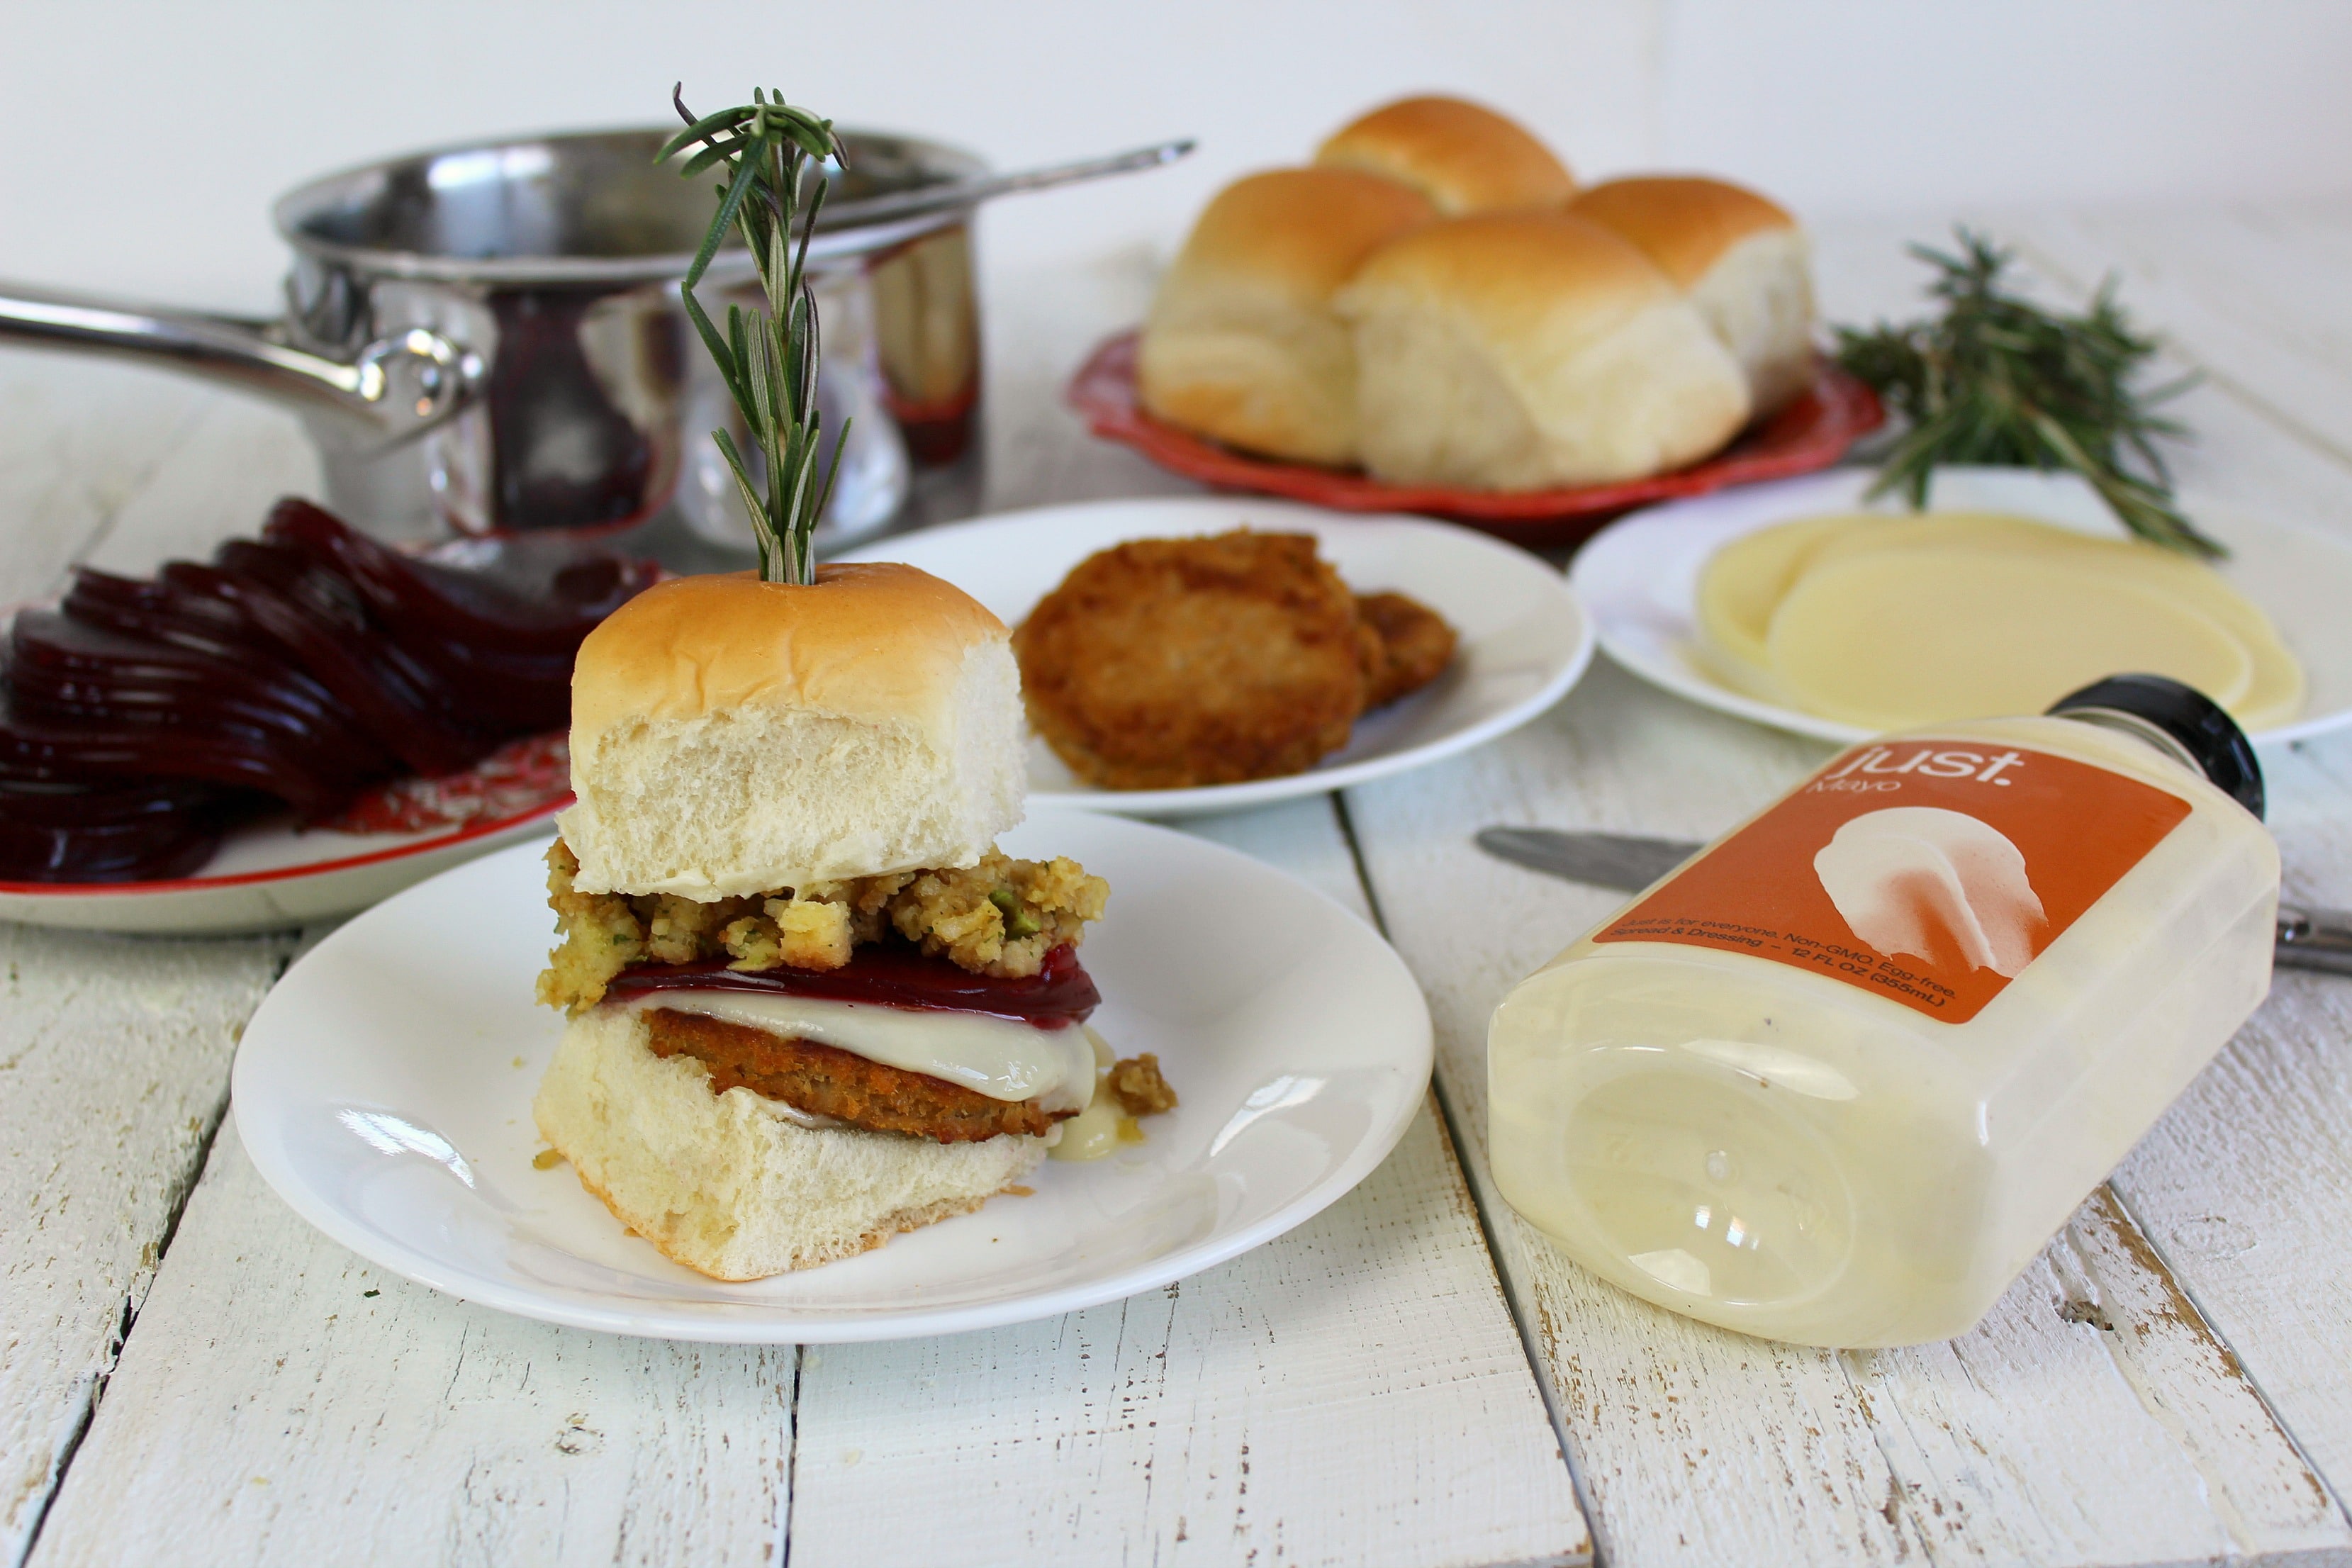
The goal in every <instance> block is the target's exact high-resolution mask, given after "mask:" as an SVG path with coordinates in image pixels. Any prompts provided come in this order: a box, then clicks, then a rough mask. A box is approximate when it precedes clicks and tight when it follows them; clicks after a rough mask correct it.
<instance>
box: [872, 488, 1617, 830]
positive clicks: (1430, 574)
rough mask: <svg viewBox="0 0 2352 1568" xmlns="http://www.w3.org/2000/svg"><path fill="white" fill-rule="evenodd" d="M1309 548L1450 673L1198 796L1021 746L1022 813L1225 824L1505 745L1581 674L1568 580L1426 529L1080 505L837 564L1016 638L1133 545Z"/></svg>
mask: <svg viewBox="0 0 2352 1568" xmlns="http://www.w3.org/2000/svg"><path fill="white" fill-rule="evenodd" d="M1244 527H1247V528H1255V529H1257V530H1260V531H1265V532H1286V533H1311V534H1313V535H1314V536H1315V538H1316V541H1317V543H1318V548H1319V549H1320V550H1321V552H1322V555H1323V558H1324V559H1325V560H1326V561H1328V562H1330V563H1332V565H1334V566H1336V567H1338V568H1339V575H1340V576H1341V577H1343V578H1345V579H1347V583H1348V586H1349V587H1350V588H1352V589H1354V590H1355V591H1356V592H1357V593H1359V594H1373V593H1379V592H1381V591H1382V590H1391V589H1392V590H1394V591H1396V592H1399V593H1403V594H1410V595H1412V596H1413V597H1414V598H1416V599H1418V600H1420V601H1421V602H1422V603H1423V604H1424V605H1428V606H1429V607H1430V608H1431V609H1433V610H1435V611H1436V612H1437V613H1438V614H1439V615H1441V616H1444V617H1445V618H1446V620H1447V621H1449V622H1450V623H1452V625H1453V626H1454V630H1455V631H1456V632H1458V633H1460V634H1461V642H1460V645H1459V647H1458V650H1457V651H1456V653H1455V655H1454V663H1453V665H1452V667H1451V668H1448V669H1447V670H1446V671H1445V673H1444V674H1443V675H1441V676H1439V677H1438V678H1437V679H1435V680H1434V681H1433V682H1431V683H1430V684H1429V685H1428V686H1426V687H1424V688H1423V689H1421V690H1419V691H1416V692H1414V693H1413V694H1412V695H1411V696H1409V697H1406V698H1404V699H1402V700H1399V701H1396V702H1393V703H1391V704H1389V705H1388V706H1387V707H1385V708H1382V709H1380V710H1377V711H1375V712H1372V713H1370V714H1368V715H1366V716H1365V717H1364V718H1363V719H1361V720H1360V721H1357V724H1356V730H1355V733H1354V734H1353V735H1351V736H1350V737H1349V741H1348V744H1347V745H1346V746H1345V747H1343V748H1342V749H1340V750H1339V751H1337V752H1332V753H1331V754H1330V755H1329V756H1328V757H1326V758H1324V759H1323V760H1322V762H1320V763H1318V764H1317V765H1316V766H1314V767H1312V768H1310V769H1308V770H1307V772H1305V773H1287V774H1285V775H1284V776H1282V777H1280V778H1271V779H1253V780H1251V781H1250V782H1249V783H1247V784H1207V785H1203V786H1202V787H1200V788H1197V789H1154V790H1106V789H1097V788H1096V787H1095V786H1094V785H1092V784H1086V783H1083V782H1082V781H1080V780H1078V779H1077V778H1076V777H1074V776H1073V775H1072V774H1071V773H1070V771H1069V769H1068V768H1066V767H1065V766H1063V764H1062V760H1061V759H1060V758H1059V757H1056V756H1055V755H1054V753H1053V752H1052V751H1051V750H1050V749H1048V748H1047V746H1046V745H1045V742H1043V741H1040V740H1037V739H1035V738H1034V737H1033V738H1032V739H1031V741H1030V742H1029V801H1030V804H1031V805H1038V806H1045V805H1079V806H1086V807H1087V808H1089V809H1092V810H1097V811H1118V812H1128V813H1132V814H1134V815H1137V816H1192V815H1193V814H1195V813H1198V812H1209V811H1234V810H1238V809H1240V808H1242V807H1244V806H1253V805H1265V803H1267V802H1269V801H1276V800H1287V799H1289V798H1291V797H1293V796H1295V795H1318V794H1320V793H1321V792H1323V791H1325V790H1334V789H1344V788H1346V787H1347V786H1348V785H1349V784H1361V783H1363V782H1364V781H1365V780H1367V779H1376V778H1383V777H1386V776H1387V775H1388V774H1390V773H1403V772H1405V771H1406V770H1407V769H1410V768H1417V767H1421V766H1423V765H1424V764H1426V763H1433V762H1436V761H1437V760H1438V759H1439V758H1441V757H1450V756H1452V755H1454V753H1455V752H1462V751H1466V750H1468V749H1469V748H1470V747H1472V746H1475V745H1479V744H1481V743H1483V742H1487V741H1491V740H1493V739H1494V738H1495V737H1496V736H1497V735H1500V734H1503V733H1505V732H1506V731H1511V730H1515V729H1517V728H1518V727H1519V726H1520V725H1521V724H1524V723H1526V722H1527V721H1528V720H1530V719H1532V718H1534V717H1535V716H1536V715H1537V714H1538V713H1540V712H1542V711H1543V710H1545V709H1547V708H1549V707H1550V706H1551V705H1552V704H1553V703H1555V702H1557V701H1559V699H1560V698H1561V697H1562V696H1563V695H1564V694H1565V693H1566V692H1567V690H1568V689H1569V688H1570V687H1571V686H1574V685H1575V684H1576V682H1577V679H1578V678H1579V677H1580V676H1582V675H1583V673H1584V670H1585V667H1586V666H1587V665H1589V664H1590V663H1591V661H1592V646H1593V644H1592V630H1591V626H1590V624H1589V623H1588V622H1587V620H1586V618H1585V616H1584V613H1583V611H1582V610H1580V608H1579V607H1578V606H1577V603H1576V595H1574V594H1572V593H1570V591H1569V587H1568V584H1567V581H1566V580H1565V579H1564V578H1563V577H1562V576H1561V575H1560V574H1559V573H1558V572H1556V571H1554V570H1553V569H1552V568H1551V567H1550V566H1549V565H1548V564H1546V563H1544V562H1543V561H1541V560H1539V559H1538V558H1537V557H1535V556H1533V555H1530V554H1528V552H1525V551H1523V550H1520V549H1517V548H1516V547H1514V546H1512V545H1508V544H1502V543H1498V542H1496V541H1494V540H1492V539H1488V538H1486V536H1485V535H1484V534H1479V533H1474V532H1472V531H1470V530H1468V529H1466V528H1457V527H1455V526H1454V525H1453V524H1451V523H1443V522H1431V521H1427V520H1426V519H1423V518H1410V517H1384V516H1369V517H1368V516H1359V515H1356V514H1353V513H1349V514H1347V515H1341V514H1339V513H1335V512H1328V511H1323V510H1318V509H1317V508H1314V507H1307V506H1299V505H1297V504H1295V503H1292V502H1287V501H1270V500H1235V499H1227V498H1224V497H1202V498H1198V499H1192V498H1184V499H1178V500H1115V501H1091V502H1086V503H1082V504H1079V505H1075V506H1053V507H1040V508H1038V509H1036V510H1034V511H1015V512H1006V513H1004V514H1003V515H1002V516H999V517H990V518H982V519H980V520H978V521H972V522H958V523H950V524H948V525H947V526H945V527H942V528H932V529H926V530H924V531H921V532H919V533H910V534H903V535H901V536H899V537H898V538H896V539H888V540H883V541H880V542H877V543H874V544H871V545H867V546H865V547H863V548H861V549H859V550H857V551H855V552H851V554H850V555H849V557H848V559H851V560H860V561H904V562H906V563H908V564H909V565H914V566H919V567H921V568H922V569H923V570H924V571H926V572H929V573H930V574H933V575H935V576H939V577H944V578H945V579H947V580H948V581H949V582H950V583H953V584H955V585H956V586H957V587H959V588H961V589H962V590H963V591H964V592H965V593H967V594H970V595H971V596H972V597H973V598H975V599H978V600H979V601H980V602H981V603H982V604H983V605H987V606H988V607H989V608H990V609H991V610H992V611H994V612H995V613H996V615H997V616H999V617H1000V618H1001V619H1003V622H1004V624H1005V625H1006V626H1015V625H1018V624H1019V622H1020V621H1021V619H1022V617H1023V616H1026V615H1028V613H1029V611H1030V609H1031V608H1032V607H1033V606H1034V605H1035V604H1036V603H1037V601H1038V600H1040V599H1042V598H1044V597H1045V595H1047V594H1049V593H1051V592H1052V591H1053V590H1054V589H1055V587H1057V586H1059V585H1060V584H1061V581H1062V579H1063V578H1064V577H1066V576H1067V575H1068V574H1069V572H1070V569H1071V568H1072V567H1074V566H1076V564H1077V563H1079V562H1081V561H1083V560H1085V559H1086V558H1087V556H1089V555H1092V554H1093V553H1095V552H1097V551H1098V550H1107V549H1108V548H1110V547H1111V546H1112V545H1114V544H1118V543H1121V542H1125V541H1127V540H1130V539H1167V538H1176V537H1184V536H1190V535H1196V534H1206V533H1223V532H1227V531H1231V530H1233V529H1236V528H1244Z"/></svg>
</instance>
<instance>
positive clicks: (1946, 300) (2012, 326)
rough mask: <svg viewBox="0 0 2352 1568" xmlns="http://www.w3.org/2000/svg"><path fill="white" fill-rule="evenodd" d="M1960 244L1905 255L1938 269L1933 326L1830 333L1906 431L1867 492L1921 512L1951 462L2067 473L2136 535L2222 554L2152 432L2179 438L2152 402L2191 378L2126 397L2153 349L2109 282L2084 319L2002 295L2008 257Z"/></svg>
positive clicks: (1964, 240)
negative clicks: (2184, 509)
mask: <svg viewBox="0 0 2352 1568" xmlns="http://www.w3.org/2000/svg"><path fill="white" fill-rule="evenodd" d="M1954 237H1955V238H1956V239H1958V254H1957V255H1947V254H1946V253H1944V252H1942V251H1938V250H1931V249H1929V248H1927V247H1925V246H1918V245H1915V246H1913V247H1911V254H1912V255H1914V256H1916V257H1917V258H1919V259H1920V260H1922V261H1925V262H1927V263H1928V264H1929V265H1930V266H1932V267H1934V268H1937V272H1938V274H1939V275H1938V276H1937V279H1936V280H1935V281H1934V282H1933V283H1932V284H1930V285H1929V286H1928V289H1927V292H1928V294H1929V296H1930V297H1931V298H1933V299H1936V300H1940V301H1942V303H1943V307H1944V309H1943V314H1942V316H1941V317H1940V318H1938V319H1936V320H1933V321H1914V322H1911V323H1910V324H1908V325H1907V326H1890V325H1888V324H1887V323H1885V322H1884V321H1882V322H1880V323H1879V324H1878V326H1876V327H1875V328H1874V329H1873V330H1871V331H1856V330H1855V329H1853V328H1851V327H1840V328H1839V329H1838V330H1837V336H1838V363H1840V364H1842V365H1843V366H1844V367H1845V368H1846V369H1847V370H1849V371H1851V372H1852V373H1853V374H1855V375H1857V376H1859V377H1861V378H1862V379H1863V380H1864V381H1866V382H1868V383H1870V384H1871V385H1872V386H1874V387H1875V388H1876V389H1877V390H1878V394H1879V395H1880V396H1881V397H1883V398H1885V400H1886V402H1887V403H1888V405H1891V406H1892V407H1893V409H1894V410H1895V412H1896V413H1898V414H1900V415H1902V416H1903V417H1904V420H1905V422H1906V424H1907V425H1908V426H1909V428H1908V429H1906V431H1905V432H1904V434H1903V436H1902V437H1901V438H1900V439H1898V440H1897V441H1896V442H1895V445H1894V446H1893V447H1892V448H1890V449H1889V450H1888V452H1887V454H1886V457H1885V463H1884V466H1883V467H1882V468H1880V469H1879V475H1878V482H1877V483H1876V484H1875V485H1874V486H1872V487H1871V494H1873V495H1880V494H1883V493H1885V491H1888V490H1892V489H1901V490H1903V491H1904V492H1905V493H1906V495H1907V496H1908V497H1909V498H1910V501H1911V504H1912V505H1913V506H1914V507H1915V508H1916V507H1919V506H1924V505H1925V504H1926V503H1927V481H1928V479H1929V476H1930V474H1931V473H1932V472H1933V470H1934V469H1935V468H1937V465H1939V464H1945V463H1993V464H2000V465H2007V466H2014V467H2020V468H2041V469H2043V470H2045V471H2046V470H2049V469H2053V468H2057V469H2069V470H2072V471H2073V472H2074V473H2078V474H2080V475H2082V476H2083V477H2084V479H2088V480H2089V481H2090V482H2091V485H2092V487H2093V488H2094V489H2096V490H2097V491H2098V492H2099V494H2100V496H2101V497H2102V498H2103V499H2104V500H2105V501H2106V503H2107V505H2108V506H2109V507H2110V508H2112V509H2113V510H2114V511H2115V514H2116V516H2117V517H2118V518H2120V519H2122V520H2123V521H2124V524H2125V526H2126V527H2127V528H2129V529H2130V530H2131V531H2133V532H2134V533H2136V534H2137V535H2139V536H2140V537H2141V538H2142V539H2146V540H2148V541H2151V542H2155V543H2158V544H2162V545H2168V546H2169V547H2170V548H2172V549H2175V550H2179V551H2184V552H2188V553H2189V554H2193V555H2209V556H2210V555H2220V554H2222V553H2223V551H2222V549H2221V546H2220V545H2219V544H2216V543H2215V542H2213V541H2211V540H2210V539H2208V538H2206V537H2205V536H2204V535H2203V534H2201V533H2200V532H2198V531H2197V530H2196V528H2195V526H2194V525H2192V524H2191V523H2190V522H2189V520H2188V518H2186V517H2184V516H2182V515H2181V512H2180V510H2179V508H2178V507H2176V506H2175V505H2174V504H2173V499H2172V476H2171V473H2170V471H2169V470H2168V469H2167V468H2166V467H2165V463H2164V458H2163V455H2162V454H2161V453H2159V452H2158V450H2157V448H2156V441H2155V438H2156V437H2159V436H2179V435H2181V434H2183V431H2182V429H2181V427H2180V426H2179V424H2177V423H2176V422H2174V421H2172V420H2170V419H2167V418H2165V417H2163V416H2159V415H2158V414H2157V413H2156V412H2154V410H2155V408H2156V405H2158V404H2160V403H2162V402H2164V401H2165V400H2166V399H2167V398H2169V397H2172V396H2175V395H2178V394H2179V393H2180V392H2181V391H2183V390H2185V389H2186V388H2187V387H2188V386H2189V384H2190V382H2192V381H2193V380H2194V379H2195V378H2194V377H2188V378H2184V379H2182V380H2179V381H2176V382H2171V383H2169V384H2166V385H2163V386H2159V387H2157V388H2155V389H2154V390H2152V391H2148V392H2145V393H2143V392H2136V391H2135V390H2134V389H2133V387H2132V382H2133V379H2134V377H2135V376H2136V375H2137V374H2138V372H2139V371H2140V369H2141V367H2142V366H2143V365H2145V364H2146V363H2147V361H2148V359H2149V358H2150V357H2151V356H2153V355H2154V354H2155V353H2156V343H2155V342H2154V341H2153V340H2151V339H2148V338H2145V337H2142V336H2140V335H2138V334H2137V333H2136V332H2134V331H2132V329H2131V325H2130V322H2129V321H2127V320H2126V317H2125V315H2124V312H2123V310H2122V309H2121V308H2120V307H2119V306H2117V305H2116V298H2115V279H2112V278H2111V279H2108V280H2107V281H2106V282H2105V283H2103V284H2101V285H2100V286H2099V291H2098V294H2097V296H2096V297H2095V298H2094V299H2093V300H2092V301H2091V308H2090V310H2088V311H2087V312H2085V313H2084V314H2082V315H2079V316H2070V315H2063V314H2059V313H2057V312H2053V311H2049V310H2042V309H2041V308H2040V307H2038V306H2035V305H2032V304H2029V303H2028V302H2026V301H2025V300H2021V299H2020V298H2018V297H2017V295H2015V294H2014V293H2011V292H2010V291H2009V290H2008V289H2005V288H2004V287H2003V286H2002V279H2001V271H2002V269H2003V268H2006V267H2007V266H2008V265H2009V263H2010V259H2011V257H2010V253H2009V252H2007V251H2005V250H2000V249H1996V248H1995V247H1993V246H1992V245H1991V244H1990V243H1989V242H1987V241H1986V240H1985V239H1984V238H1983V237H1981V236H1979V235H1976V234H1972V233H1970V232H1969V230H1967V229H1965V228H1961V229H1958V230H1956V231H1955V234H1954Z"/></svg>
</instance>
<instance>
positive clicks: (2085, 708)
mask: <svg viewBox="0 0 2352 1568" xmlns="http://www.w3.org/2000/svg"><path fill="white" fill-rule="evenodd" d="M2049 712H2050V714H2051V715H2052V716H2053V718H2066V719H2081V720H2084V721H2087V722H2090V723H2093V724H2105V725H2107V726H2109V727H2110V728H2113V729H2117V730H2122V731H2126V732H2128V733H2130V734H2134V735H2137V736H2138V737H2139V738H2140V739H2141V740H2143V741H2146V742H2148V743H2150V744H2151V745H2153V746H2155V747H2156V748H2157V749H2158V751H2161V752H2168V753H2169V754H2172V755H2174V756H2175V757H2177V758H2178V759H2179V761H2181V762H2183V763H2188V764H2189V766H2191V767H2193V768H2195V769H2196V770H2197V771H2198V772H2199V773H2203V774H2204V775H2205V776H2206V777H2207V778H2208V779H2210V780H2211V781H2212V782H2213V784H2214V786H2215V787H2216V788H2218V789H2220V790H2221V793H2222V794H2224V795H2228V796H2229V797H2230V798H2231V800H2234V801H2236V802H2237V803H2238V804H2239V805H2242V806H2244V807H2245V808H2246V809H2247V810H2248V811H2251V812H2252V813H2253V814H2254V816H2255V817H2256V818H2257V819H2258V820H2259V819H2260V818H2261V816H2262V815H2263V765H2262V763H2259V762H2257V761H2255V760H2254V748H2253V744H2252V742H2249V741H2248V740H2247V739H2246V732H2245V731H2243V730H2241V729H2239V728H2238V725H2237V721H2235V720H2233V719H2231V717H2230V715H2229V714H2227V713H2226V712H2224V711H2222V710H2221V704H2220V703H2218V702H2216V701H2214V700H2212V699H2211V698H2210V697H2208V696H2206V695H2205V694H2204V693H2203V692H2201V691H2200V690H2198V689H2196V688H2195V687H2193V686H2184V685H2182V684H2181V683H2180V682H2179V681H2178V680H2174V679H2170V678H2169V677H2168V676H2162V675H2111V676H2109V677H2107V678H2106V679H2105V680H2095V681H2093V682H2092V683H2091V684H2090V685H2088V686H2085V687H2084V688H2083V689H2082V690H2080V691H2076V692H2073V693H2070V694H2069V695H2067V696H2064V697H2062V698H2060V699H2059V700H2057V701H2055V702H2053V703H2052V704H2051V705H2050V708H2049Z"/></svg>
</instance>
